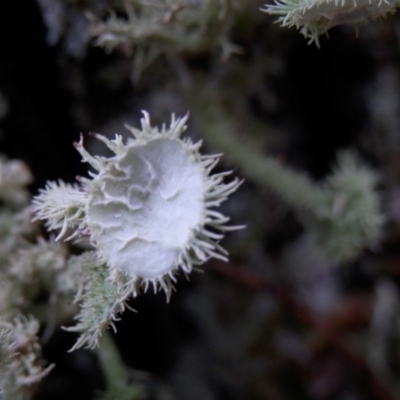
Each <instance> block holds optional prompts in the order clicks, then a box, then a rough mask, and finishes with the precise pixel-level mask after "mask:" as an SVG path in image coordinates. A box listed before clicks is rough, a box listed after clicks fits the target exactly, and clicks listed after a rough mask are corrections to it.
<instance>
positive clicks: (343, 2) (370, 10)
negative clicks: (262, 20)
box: [261, 0, 400, 46]
mask: <svg viewBox="0 0 400 400" xmlns="http://www.w3.org/2000/svg"><path fill="white" fill-rule="evenodd" d="M399 5H400V1H399V0H275V1H274V4H266V5H265V6H264V8H262V9H261V11H264V12H266V13H267V14H270V15H274V16H278V19H277V20H276V22H277V23H279V24H280V25H281V26H283V27H288V28H290V27H295V28H297V29H298V30H299V31H300V33H301V34H302V35H303V36H304V37H305V38H306V39H308V43H313V42H315V43H316V44H317V46H319V37H320V36H321V35H323V34H325V33H326V32H328V30H329V29H331V28H333V27H334V26H337V25H342V24H356V25H359V24H361V23H365V22H367V21H369V20H375V19H378V18H381V17H384V16H385V15H387V14H391V13H393V12H394V11H395V10H396V8H397V7H398V6H399Z"/></svg>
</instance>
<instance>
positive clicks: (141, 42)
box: [0, 0, 400, 400]
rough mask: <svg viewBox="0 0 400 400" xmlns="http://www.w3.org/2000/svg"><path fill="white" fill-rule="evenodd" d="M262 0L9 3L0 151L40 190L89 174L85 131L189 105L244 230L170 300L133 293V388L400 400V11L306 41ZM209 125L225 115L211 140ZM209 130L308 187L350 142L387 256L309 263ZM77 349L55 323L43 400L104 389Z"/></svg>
mask: <svg viewBox="0 0 400 400" xmlns="http://www.w3.org/2000/svg"><path fill="white" fill-rule="evenodd" d="M182 4H186V5H185V6H184V7H182V6H181V5H182ZM210 4H211V6H210ZM263 5H264V3H263V2H262V1H256V0H246V1H240V0H225V1H218V2H216V1H204V2H202V1H199V0H187V1H186V2H182V3H180V2H176V1H170V2H168V1H161V0H160V1H152V0H148V1H130V2H125V3H124V2H120V1H112V0H38V1H35V0H20V1H18V2H15V1H3V2H1V4H0V32H1V34H0V92H1V96H0V118H1V120H0V131H1V136H0V150H1V152H2V153H3V154H5V155H6V156H8V157H9V158H18V159H21V160H23V161H25V162H26V163H27V164H28V165H29V167H30V169H31V170H32V173H33V175H34V177H35V181H34V183H33V184H32V185H31V191H32V193H36V192H37V189H38V188H39V187H43V186H44V183H45V181H46V180H55V179H59V178H61V179H63V180H65V181H67V182H72V181H73V180H74V179H75V176H76V175H84V173H85V172H84V171H85V169H84V168H85V167H84V166H83V165H82V164H81V163H80V157H79V155H78V154H77V152H76V151H75V149H74V148H73V146H72V142H73V141H75V140H77V138H78V134H79V132H80V131H82V132H84V133H85V134H86V133H87V132H90V131H91V132H101V133H103V134H106V135H113V134H114V133H116V132H118V133H121V134H123V133H124V132H123V128H122V127H123V124H124V123H125V122H127V123H130V124H132V125H136V124H137V123H138V120H139V118H140V111H141V110H143V109H144V110H148V111H149V112H150V113H151V115H152V116H153V122H154V123H160V122H163V121H165V120H168V119H169V115H170V114H171V112H175V113H176V114H178V115H183V114H184V113H186V112H187V111H188V110H189V111H190V113H191V118H190V120H189V132H188V134H189V135H191V136H192V137H194V138H196V139H199V138H203V139H204V146H205V148H206V150H207V152H209V153H212V152H219V151H224V152H225V157H224V159H223V160H224V162H225V163H226V165H225V166H224V167H231V168H234V167H239V168H238V170H237V174H239V175H240V176H242V177H244V178H245V179H246V182H245V184H244V185H243V186H242V187H241V190H239V192H238V193H237V194H235V196H234V197H233V198H232V199H231V200H230V202H228V203H227V204H226V205H224V207H225V208H226V210H227V212H228V214H229V215H232V216H233V223H235V224H236V223H245V224H246V225H247V229H246V230H243V231H240V232H237V233H235V234H232V235H230V236H229V238H228V239H226V241H225V245H226V247H227V249H228V250H229V251H230V254H231V262H230V263H227V264H224V263H220V262H218V261H210V262H209V263H208V264H207V265H205V266H204V273H202V274H192V276H191V279H190V281H186V280H185V279H183V278H182V279H180V280H179V284H178V285H177V289H178V290H177V293H176V294H174V295H173V296H172V300H171V301H170V303H169V304H166V302H165V298H164V296H163V295H161V294H160V295H156V296H154V295H152V294H147V295H143V296H140V297H138V298H136V299H135V300H133V301H132V302H131V306H132V307H134V308H135V309H136V310H137V311H138V312H137V313H131V312H126V313H125V314H124V315H123V318H122V320H121V321H120V322H119V323H117V329H118V332H117V334H116V335H115V339H116V343H117V345H118V347H119V348H120V349H121V356H122V358H123V360H124V362H125V363H126V365H127V366H128V367H130V368H131V369H132V379H135V380H137V381H140V382H142V385H143V388H144V393H145V395H144V397H145V398H148V399H155V400H170V399H171V400H175V399H177V400H178V399H183V400H186V399H190V400H206V399H207V400H214V399H215V400H219V399H221V400H222V399H223V400H228V399H229V400H244V399H248V400H260V399H267V400H281V399H282V400H290V399H295V400H297V399H299V400H300V399H312V400H334V399H341V400H342V399H352V400H357V399H360V400H364V399H371V400H375V399H382V400H384V399H395V398H397V397H399V396H400V380H399V374H400V320H399V315H400V314H399V312H400V298H399V285H400V75H399V73H400V17H399V15H393V16H391V17H389V18H387V19H386V20H384V21H377V22H373V23H369V24H368V25H365V26H362V27H361V28H360V30H359V35H358V37H356V34H355V30H354V28H353V27H346V26H343V27H338V28H334V29H332V31H330V34H329V39H328V38H326V37H323V38H322V39H321V49H317V48H316V47H315V46H307V44H306V41H305V40H304V39H303V38H302V37H301V36H300V35H298V34H297V32H296V31H295V30H283V29H280V28H279V27H278V26H277V25H276V24H273V18H271V17H268V16H267V15H265V14H263V13H261V12H260V11H259V8H260V7H261V6H263ZM210 121H211V122H210ZM213 121H214V122H215V121H222V122H223V121H229V124H228V125H223V124H222V125H223V126H218V127H214V128H215V129H214V130H212V129H206V128H209V127H210V124H211V125H212V124H213ZM224 126H225V128H224ZM227 126H228V127H229V129H228V128H227ZM218 129H225V131H224V132H225V134H226V135H228V137H229V135H231V137H232V140H233V138H234V139H235V141H237V140H239V141H240V142H242V143H243V145H244V146H247V145H251V146H254V147H255V148H257V150H258V151H259V152H260V153H263V154H268V155H273V156H275V158H276V159H277V160H278V161H279V162H280V163H281V164H282V165H287V166H290V167H292V168H294V169H297V170H300V171H303V172H304V173H306V174H307V175H308V176H309V177H311V178H312V179H314V180H316V181H321V180H322V179H323V178H324V177H326V176H327V174H329V173H330V171H331V170H332V166H333V165H334V161H335V157H336V154H337V152H338V150H341V149H349V148H350V149H354V150H356V151H357V152H358V154H360V155H361V158H362V159H363V160H364V161H365V162H366V163H367V164H369V165H370V166H371V167H372V168H374V169H375V170H376V172H377V173H378V175H379V177H380V186H379V190H380V194H381V196H382V207H383V210H384V212H385V215H386V218H387V222H386V225H385V232H384V237H383V240H382V241H381V244H380V246H379V247H376V248H375V249H374V251H365V252H362V254H360V255H359V256H358V257H357V259H355V260H352V261H349V262H346V263H341V264H339V263H337V262H335V261H334V260H333V259H326V258H324V259H323V258H322V257H320V256H318V255H317V254H316V253H315V251H314V249H313V244H312V242H311V241H310V238H309V237H308V236H307V234H306V233H307V232H305V230H306V229H305V226H304V224H303V221H302V220H301V218H299V216H298V214H296V213H294V210H293V209H292V208H291V207H289V206H288V205H286V204H285V203H283V202H282V201H281V199H280V198H279V197H277V196H276V194H274V193H272V192H271V191H268V190H266V189H265V188H264V187H262V185H260V184H259V182H258V181H257V180H256V179H254V177H253V176H252V174H248V171H247V170H246V168H241V166H240V164H241V163H240V160H238V158H235V159H232V157H231V156H230V154H231V153H230V152H229V149H226V148H224V146H225V145H224V143H220V141H219V140H218V139H219V136H218V133H217V132H218ZM87 140H88V146H89V147H90V146H91V147H92V149H93V151H95V152H97V153H100V152H101V151H104V150H103V148H102V147H100V146H99V147H98V148H97V147H96V146H98V144H96V143H94V142H93V143H92V142H89V138H88V139H87ZM238 161H239V162H238ZM74 340H75V338H74V337H73V335H72V334H71V333H67V332H64V331H62V330H61V329H60V330H58V331H57V333H56V334H55V335H54V336H53V337H52V338H51V339H50V340H48V342H47V343H46V345H45V347H44V356H45V358H46V359H47V360H48V361H49V362H54V363H56V364H57V367H56V368H55V369H54V370H53V371H52V372H51V374H50V375H49V376H48V377H47V378H46V379H45V380H44V381H43V383H42V384H41V387H40V390H39V391H38V393H37V395H36V397H35V400H49V399H55V398H57V399H59V400H63V399H71V398H74V399H76V400H78V399H85V400H88V399H91V398H94V396H95V395H96V393H97V392H98V391H99V390H100V389H103V388H104V385H105V382H104V377H103V373H102V371H101V369H100V367H99V364H98V361H97V359H96V356H95V354H94V353H92V352H90V351H86V350H79V351H76V352H74V353H67V350H68V349H69V348H70V347H71V346H72V344H73V343H74ZM7 400H8V399H7ZM116 400H117V399H116Z"/></svg>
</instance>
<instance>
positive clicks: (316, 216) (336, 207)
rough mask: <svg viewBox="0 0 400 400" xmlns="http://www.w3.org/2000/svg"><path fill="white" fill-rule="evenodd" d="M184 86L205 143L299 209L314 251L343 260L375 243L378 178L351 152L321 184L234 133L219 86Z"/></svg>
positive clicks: (378, 223)
mask: <svg viewBox="0 0 400 400" xmlns="http://www.w3.org/2000/svg"><path fill="white" fill-rule="evenodd" d="M188 87H189V88H190V89H189V90H188V89H186V100H187V102H188V104H189V106H190V108H191V110H192V112H193V115H194V117H195V122H196V123H197V126H198V127H199V129H200V130H201V132H202V134H203V136H204V138H205V140H206V142H207V143H209V144H210V145H211V146H212V147H213V148H215V149H216V150H218V151H223V152H224V153H225V155H226V159H227V160H229V161H230V162H231V163H232V164H234V165H238V166H239V168H240V169H241V172H242V173H243V174H244V175H245V176H247V177H248V178H249V179H251V180H253V181H254V182H256V183H257V184H259V185H260V186H261V187H264V188H266V189H268V190H271V191H272V192H273V193H275V194H276V195H278V196H279V197H280V198H282V199H283V200H284V201H285V202H286V203H287V204H289V205H290V206H291V207H292V208H293V209H294V210H296V211H298V215H299V218H300V219H301V220H302V221H303V223H304V224H305V225H306V226H307V228H308V233H309V234H310V235H311V236H313V239H314V242H315V245H316V248H317V250H318V252H319V253H321V254H322V255H324V256H325V257H326V258H328V259H330V260H332V261H335V262H345V261H349V260H353V259H355V258H357V257H358V256H359V254H360V252H361V251H362V250H364V249H365V248H366V247H369V248H374V246H376V245H377V244H378V243H379V240H380V237H381V232H382V227H383V223H384V221H385V218H384V216H383V214H382V212H381V205H380V198H379V195H378V193H377V191H376V184H377V181H378V177H377V175H376V173H375V172H374V171H372V169H370V168H369V167H368V166H367V165H365V164H364V163H363V162H362V161H361V160H360V159H359V158H358V157H357V156H356V154H355V153H352V152H350V151H347V152H342V153H341V154H339V156H338V160H337V165H336V166H335V167H334V169H333V172H332V173H331V175H330V176H328V178H327V179H326V180H325V181H324V182H322V183H317V182H313V181H312V180H311V179H310V178H309V177H308V176H307V175H305V174H304V173H301V172H298V171H295V170H294V169H291V168H288V167H287V166H285V165H283V164H282V163H280V162H279V161H277V160H276V159H274V158H271V157H269V156H267V155H266V154H263V153H262V152H261V151H260V150H259V149H258V148H257V147H256V146H255V145H252V144H250V143H249V141H248V140H246V135H247V134H248V135H249V136H250V137H251V133H247V132H245V133H243V134H242V135H239V134H238V132H237V128H236V127H237V125H238V124H237V123H236V122H235V119H234V115H233V114H230V113H229V112H228V111H227V110H225V109H224V107H223V105H222V104H223V99H221V98H220V97H219V93H221V91H219V90H218V88H213V87H211V86H210V85H208V86H207V85H206V84H204V82H203V83H199V82H194V81H192V83H191V85H189V86H188ZM193 93H195V94H193Z"/></svg>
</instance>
